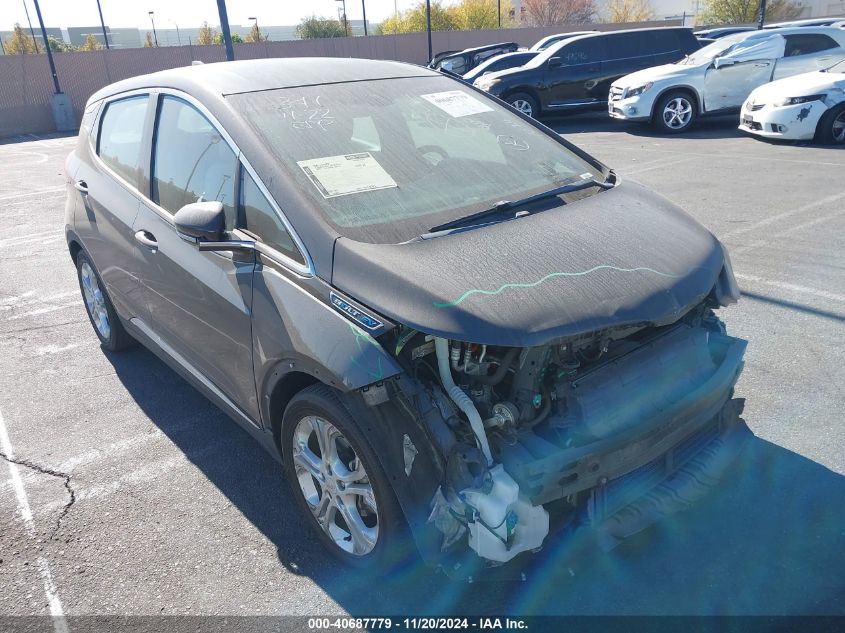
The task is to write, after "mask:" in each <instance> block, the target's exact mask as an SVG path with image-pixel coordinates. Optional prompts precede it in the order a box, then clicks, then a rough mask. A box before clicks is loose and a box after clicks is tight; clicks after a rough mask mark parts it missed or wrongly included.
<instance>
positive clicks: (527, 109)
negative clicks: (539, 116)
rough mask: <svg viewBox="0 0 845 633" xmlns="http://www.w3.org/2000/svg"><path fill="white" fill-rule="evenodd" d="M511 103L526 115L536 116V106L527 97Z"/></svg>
mask: <svg viewBox="0 0 845 633" xmlns="http://www.w3.org/2000/svg"><path fill="white" fill-rule="evenodd" d="M511 105H512V106H513V107H514V108H516V109H517V110H519V111H520V112H522V114H524V115H526V116H531V117H533V116H534V106H532V105H531V103H529V102H528V101H526V100H525V99H517V100H516V101H514V102H513V103H512V104H511Z"/></svg>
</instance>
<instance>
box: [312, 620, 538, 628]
mask: <svg viewBox="0 0 845 633" xmlns="http://www.w3.org/2000/svg"><path fill="white" fill-rule="evenodd" d="M308 628H309V629H310V630H316V631H322V630H326V631H328V630H347V631H357V630H362V629H364V630H368V631H373V630H390V629H407V630H429V631H432V630H433V631H445V630H473V629H475V630H479V631H519V630H523V629H527V628H528V624H527V622H526V621H525V620H523V619H521V618H484V617H476V618H435V617H428V618H364V617H359V618H309V619H308Z"/></svg>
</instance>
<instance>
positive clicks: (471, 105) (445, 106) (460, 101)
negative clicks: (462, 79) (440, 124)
mask: <svg viewBox="0 0 845 633" xmlns="http://www.w3.org/2000/svg"><path fill="white" fill-rule="evenodd" d="M420 96H421V97H422V98H423V99H425V100H426V101H428V102H429V103H432V104H434V105H436V106H437V107H438V108H440V109H441V110H443V112H445V113H446V114H448V115H450V116H453V117H461V116H469V115H470V114H478V113H480V112H492V111H493V108H491V107H490V106H489V105H487V104H486V103H484V102H483V101H481V100H479V99H476V98H475V97H473V96H472V95H469V94H467V93H466V92H464V91H462V90H449V91H448V92H434V93H432V94H429V95H420Z"/></svg>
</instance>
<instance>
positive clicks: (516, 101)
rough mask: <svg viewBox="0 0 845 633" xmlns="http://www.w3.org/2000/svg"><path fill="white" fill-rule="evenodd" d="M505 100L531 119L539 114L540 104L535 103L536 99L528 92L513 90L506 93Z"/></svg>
mask: <svg viewBox="0 0 845 633" xmlns="http://www.w3.org/2000/svg"><path fill="white" fill-rule="evenodd" d="M505 101H507V102H508V103H509V104H511V106H513V107H514V108H516V109H517V110H519V111H520V112H522V113H523V114H524V115H526V116H530V117H531V118H532V119H536V118H538V117H539V116H540V106H539V104H538V103H537V100H536V99H535V98H534V97H532V96H531V95H530V94H527V93H525V92H515V93H513V94H511V95H508V96H507V98H505Z"/></svg>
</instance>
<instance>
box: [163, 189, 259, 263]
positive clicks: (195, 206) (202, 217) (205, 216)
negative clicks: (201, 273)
mask: <svg viewBox="0 0 845 633" xmlns="http://www.w3.org/2000/svg"><path fill="white" fill-rule="evenodd" d="M173 222H174V224H176V232H177V233H178V234H179V237H181V238H182V239H183V240H185V241H186V242H189V243H191V244H194V245H195V246H196V247H197V248H198V249H199V250H201V251H254V250H255V242H248V241H241V240H226V239H224V233H225V230H226V214H225V212H224V211H223V204H222V203H220V202H218V201H216V200H210V201H208V202H192V203H191V204H186V205H185V206H184V207H182V208H181V209H179V210H178V211H177V212H176V215H174V216H173Z"/></svg>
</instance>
